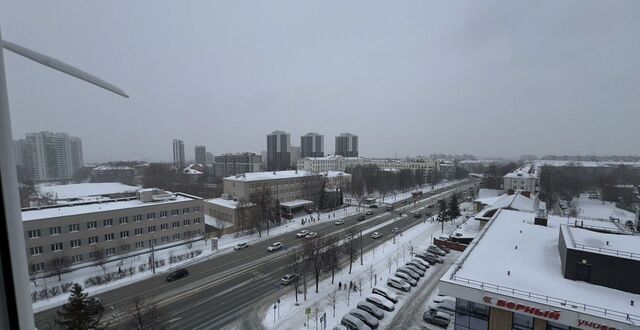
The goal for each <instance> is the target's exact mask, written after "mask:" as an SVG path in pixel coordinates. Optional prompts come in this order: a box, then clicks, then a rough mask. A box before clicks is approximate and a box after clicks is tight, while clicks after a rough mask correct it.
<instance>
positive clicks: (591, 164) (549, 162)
mask: <svg viewBox="0 0 640 330" xmlns="http://www.w3.org/2000/svg"><path fill="white" fill-rule="evenodd" d="M620 165H625V166H630V167H640V162H622V161H572V160H537V161H535V166H536V167H541V166H558V167H565V166H575V167H618V166H620Z"/></svg>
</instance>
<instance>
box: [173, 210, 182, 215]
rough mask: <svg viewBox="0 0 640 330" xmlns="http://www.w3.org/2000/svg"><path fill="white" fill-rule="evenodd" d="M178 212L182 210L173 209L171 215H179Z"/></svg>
mask: <svg viewBox="0 0 640 330" xmlns="http://www.w3.org/2000/svg"><path fill="white" fill-rule="evenodd" d="M178 214H180V210H178V209H173V210H171V215H178Z"/></svg>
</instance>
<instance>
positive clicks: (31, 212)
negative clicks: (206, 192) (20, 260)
mask: <svg viewBox="0 0 640 330" xmlns="http://www.w3.org/2000/svg"><path fill="white" fill-rule="evenodd" d="M22 220H23V225H24V235H25V242H26V251H27V260H28V264H29V271H30V272H31V273H39V272H44V271H47V268H48V267H49V265H53V264H56V263H62V262H64V263H65V264H80V263H84V262H91V261H92V260H94V259H95V258H96V256H97V254H98V253H99V252H103V253H104V255H106V257H107V258H112V257H115V256H117V255H123V254H129V253H134V252H136V251H141V252H142V251H143V250H145V249H149V248H151V246H152V244H153V245H155V246H157V245H163V244H169V243H175V242H177V241H182V240H186V239H190V238H194V237H198V236H200V235H203V234H204V228H205V227H204V208H203V201H202V199H200V198H198V197H195V196H191V195H187V194H182V193H171V192H167V191H162V190H159V189H142V190H140V191H138V193H137V196H136V197H130V198H121V199H113V200H106V201H105V200H102V201H99V202H85V203H76V204H68V205H53V206H47V207H40V208H28V209H23V211H22Z"/></svg>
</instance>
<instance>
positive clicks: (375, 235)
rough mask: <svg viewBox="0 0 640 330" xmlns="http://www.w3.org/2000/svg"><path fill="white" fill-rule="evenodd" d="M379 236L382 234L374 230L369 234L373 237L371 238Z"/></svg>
mask: <svg viewBox="0 0 640 330" xmlns="http://www.w3.org/2000/svg"><path fill="white" fill-rule="evenodd" d="M380 237H382V234H380V233H379V232H377V231H376V232H374V233H373V234H371V238H373V239H378V238H380Z"/></svg>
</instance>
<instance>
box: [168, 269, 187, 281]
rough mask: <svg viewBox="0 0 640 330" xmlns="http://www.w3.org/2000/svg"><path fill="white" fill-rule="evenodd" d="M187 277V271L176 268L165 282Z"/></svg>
mask: <svg viewBox="0 0 640 330" xmlns="http://www.w3.org/2000/svg"><path fill="white" fill-rule="evenodd" d="M187 276H189V271H187V270H186V269H184V268H178V269H176V270H174V271H173V272H172V273H171V274H169V275H168V276H167V282H173V281H175V280H179V279H181V278H183V277H187Z"/></svg>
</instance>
